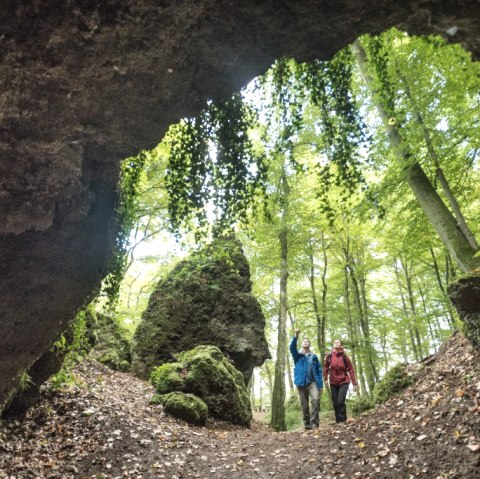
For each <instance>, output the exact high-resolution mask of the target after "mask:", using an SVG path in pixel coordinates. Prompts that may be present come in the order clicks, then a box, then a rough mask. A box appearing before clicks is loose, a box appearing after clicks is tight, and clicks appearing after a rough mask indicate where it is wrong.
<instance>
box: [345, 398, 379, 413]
mask: <svg viewBox="0 0 480 479" xmlns="http://www.w3.org/2000/svg"><path fill="white" fill-rule="evenodd" d="M348 405H349V406H350V410H351V411H352V414H353V415H354V416H358V415H359V414H362V412H365V411H368V410H369V409H372V408H373V407H375V404H374V402H373V400H372V398H371V397H370V396H368V395H367V394H363V395H362V396H357V397H356V398H355V399H350V400H349V401H348Z"/></svg>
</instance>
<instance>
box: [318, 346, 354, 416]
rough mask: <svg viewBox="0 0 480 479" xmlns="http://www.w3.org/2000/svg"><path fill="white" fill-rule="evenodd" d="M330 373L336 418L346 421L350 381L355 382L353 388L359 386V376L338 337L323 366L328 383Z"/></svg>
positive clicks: (324, 377)
mask: <svg viewBox="0 0 480 479" xmlns="http://www.w3.org/2000/svg"><path fill="white" fill-rule="evenodd" d="M329 374H330V379H329V382H330V392H331V394H332V401H333V409H335V420H336V421H337V422H344V421H346V420H347V406H346V404H345V400H346V398H347V392H348V387H349V386H350V381H351V382H352V384H353V390H354V391H355V390H356V388H357V378H356V377H355V371H354V370H353V365H352V361H350V358H349V357H348V356H347V354H346V353H345V351H344V349H343V347H342V342H341V341H340V339H336V340H335V341H334V343H333V349H332V352H330V353H328V354H327V355H326V356H325V364H324V367H323V379H324V383H325V384H328V383H327V379H328V375H329Z"/></svg>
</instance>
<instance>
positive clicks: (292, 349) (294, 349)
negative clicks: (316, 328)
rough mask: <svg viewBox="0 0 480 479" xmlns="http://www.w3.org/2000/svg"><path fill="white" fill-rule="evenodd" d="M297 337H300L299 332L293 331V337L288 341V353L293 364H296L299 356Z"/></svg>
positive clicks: (297, 330)
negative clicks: (290, 354)
mask: <svg viewBox="0 0 480 479" xmlns="http://www.w3.org/2000/svg"><path fill="white" fill-rule="evenodd" d="M298 336H300V330H299V329H296V330H295V336H294V337H293V338H292V340H291V341H290V352H291V353H292V357H293V362H295V363H296V362H297V361H298V360H299V359H300V354H298V348H297V341H298Z"/></svg>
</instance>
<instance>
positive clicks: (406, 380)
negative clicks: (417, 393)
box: [373, 364, 415, 404]
mask: <svg viewBox="0 0 480 479" xmlns="http://www.w3.org/2000/svg"><path fill="white" fill-rule="evenodd" d="M406 367H407V365H406V364H397V365H396V366H394V367H393V368H392V369H390V370H389V371H388V372H387V374H385V376H384V377H383V378H382V380H381V381H379V382H378V383H377V384H375V387H374V388H373V400H374V402H375V404H381V403H384V402H386V401H388V400H389V399H390V398H391V397H392V396H394V395H395V394H398V393H399V392H401V391H403V390H404V389H405V388H406V387H408V386H410V385H411V384H413V383H414V382H415V381H414V379H413V378H412V377H411V376H409V375H408V374H407V371H406Z"/></svg>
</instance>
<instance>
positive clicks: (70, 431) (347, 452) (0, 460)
mask: <svg viewBox="0 0 480 479" xmlns="http://www.w3.org/2000/svg"><path fill="white" fill-rule="evenodd" d="M452 354H453V353H452ZM470 356H471V357H470ZM467 357H468V360H467V359H465V360H464V362H463V363H462V364H460V365H458V366H457V367H456V368H453V369H452V368H451V367H450V368H445V365H446V364H448V358H447V359H445V360H444V359H443V357H442V358H441V359H439V360H437V361H434V362H433V363H431V366H429V370H428V371H427V372H428V374H427V372H426V373H425V374H424V376H425V377H424V379H423V380H420V381H419V382H417V384H416V385H415V386H413V387H412V388H410V389H409V390H408V391H407V393H406V394H404V395H402V396H401V397H399V398H397V399H395V400H394V401H392V402H390V403H388V404H387V405H386V406H381V407H380V408H378V409H377V410H375V411H373V412H371V413H368V414H366V415H363V416H362V417H361V418H358V419H356V420H355V421H353V422H351V423H350V424H346V425H339V426H336V425H333V426H332V425H326V424H324V425H322V426H321V428H320V429H319V430H316V431H308V432H304V431H294V432H287V433H275V432H273V431H272V430H271V429H269V428H268V427H266V426H264V425H262V424H260V423H257V422H254V423H253V425H252V428H251V429H249V430H247V429H241V428H237V427H232V426H228V425H226V424H215V425H213V426H212V427H210V428H196V427H189V426H187V425H185V424H184V423H178V422H176V421H175V420H173V419H172V418H170V417H168V416H165V415H164V414H163V413H162V411H161V407H160V406H150V405H149V404H148V400H149V398H150V397H151V395H152V393H153V391H152V389H151V387H150V386H149V385H148V384H147V383H144V382H142V381H140V380H138V379H136V378H133V377H132V376H130V375H128V374H124V373H117V372H112V371H110V370H108V369H106V368H104V367H102V366H100V365H98V364H96V363H86V364H84V365H82V366H80V367H79V370H78V376H79V377H80V378H81V380H82V381H83V386H82V387H81V388H73V389H70V390H68V391H63V392H55V393H54V392H52V391H50V390H47V391H46V392H45V394H44V398H43V399H42V402H41V404H40V405H39V407H37V408H36V409H35V410H34V411H32V412H30V413H28V414H27V416H26V417H25V418H23V419H22V420H21V421H19V420H8V421H4V422H3V423H2V424H1V425H0V478H1V479H4V478H5V479H6V478H8V479H13V478H15V479H20V478H52V479H53V478H62V479H64V478H75V479H77V478H102V479H106V478H109V479H110V478H123V477H134V478H137V479H140V478H168V479H176V478H188V477H198V478H229V479H234V478H250V477H251V478H255V477H258V478H271V477H273V478H294V477H297V476H301V477H302V479H303V478H304V479H307V478H322V479H328V478H357V477H358V478H375V479H376V478H395V479H397V478H417V477H419V478H420V477H422V478H441V479H444V478H464V477H465V478H467V477H468V478H474V477H480V474H479V471H480V453H479V452H477V445H478V439H479V437H478V436H479V432H480V417H479V412H480V409H479V406H480V402H479V398H480V396H479V390H478V388H480V383H479V381H480V374H479V364H480V361H479V360H478V359H479V355H478V353H476V352H473V351H471V350H470V349H469V350H468V355H467ZM475 361H476V363H475ZM472 364H476V366H475V367H474V368H472V367H471V366H472ZM467 368H468V370H467ZM439 377H440V378H441V380H439V379H438V378H439ZM478 448H480V445H479V446H478Z"/></svg>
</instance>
